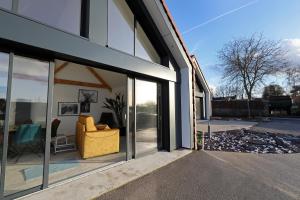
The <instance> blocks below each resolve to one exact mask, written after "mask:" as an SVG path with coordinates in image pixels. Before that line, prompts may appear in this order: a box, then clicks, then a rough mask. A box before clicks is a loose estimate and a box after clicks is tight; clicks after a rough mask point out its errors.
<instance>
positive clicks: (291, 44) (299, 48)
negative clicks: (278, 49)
mask: <svg viewBox="0 0 300 200" xmlns="http://www.w3.org/2000/svg"><path fill="white" fill-rule="evenodd" d="M281 45H282V47H283V49H285V50H287V55H286V56H287V59H289V60H290V62H291V63H292V64H294V65H300V38H295V39H284V40H282V43H281Z"/></svg>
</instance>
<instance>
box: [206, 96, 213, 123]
mask: <svg viewBox="0 0 300 200" xmlns="http://www.w3.org/2000/svg"><path fill="white" fill-rule="evenodd" d="M205 107H206V119H210V117H211V114H212V113H211V94H210V92H207V91H205Z"/></svg>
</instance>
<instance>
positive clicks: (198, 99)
mask: <svg viewBox="0 0 300 200" xmlns="http://www.w3.org/2000/svg"><path fill="white" fill-rule="evenodd" d="M196 119H201V101H200V98H198V97H196Z"/></svg>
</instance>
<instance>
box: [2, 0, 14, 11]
mask: <svg viewBox="0 0 300 200" xmlns="http://www.w3.org/2000/svg"><path fill="white" fill-rule="evenodd" d="M11 7H12V0H0V8H5V9H7V10H11Z"/></svg>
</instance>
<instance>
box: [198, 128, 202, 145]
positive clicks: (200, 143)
mask: <svg viewBox="0 0 300 200" xmlns="http://www.w3.org/2000/svg"><path fill="white" fill-rule="evenodd" d="M202 135H203V133H202V131H197V142H198V145H202Z"/></svg>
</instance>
